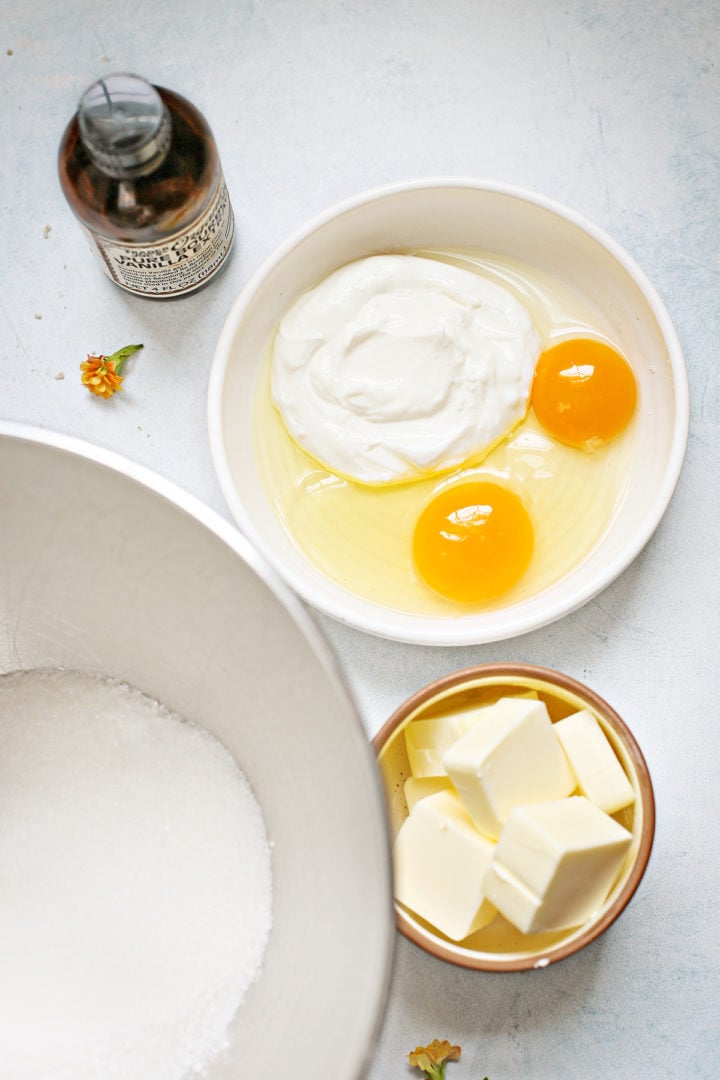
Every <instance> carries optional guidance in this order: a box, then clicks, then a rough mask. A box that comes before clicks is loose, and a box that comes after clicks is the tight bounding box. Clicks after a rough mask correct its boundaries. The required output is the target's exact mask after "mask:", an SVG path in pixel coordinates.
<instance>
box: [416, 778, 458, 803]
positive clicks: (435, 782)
mask: <svg viewBox="0 0 720 1080" xmlns="http://www.w3.org/2000/svg"><path fill="white" fill-rule="evenodd" d="M404 790H405V802H406V803H407V808H408V810H412V808H413V806H414V805H415V803H417V802H420V800H421V799H426V798H427V796H428V795H436V794H437V793H438V791H453V790H454V788H453V786H452V784H451V783H450V781H449V780H448V778H447V776H409V777H408V778H407V780H406V781H405V789H404Z"/></svg>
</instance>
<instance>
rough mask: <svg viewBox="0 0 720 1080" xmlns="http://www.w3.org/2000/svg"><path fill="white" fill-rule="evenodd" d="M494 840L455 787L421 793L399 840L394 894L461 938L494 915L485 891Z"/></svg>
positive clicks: (455, 938) (439, 927)
mask: <svg viewBox="0 0 720 1080" xmlns="http://www.w3.org/2000/svg"><path fill="white" fill-rule="evenodd" d="M494 846H495V845H494V844H492V843H491V842H490V841H489V840H486V839H485V837H483V836H481V835H480V833H478V831H477V829H475V827H474V825H473V824H472V822H471V821H470V819H469V817H468V816H467V814H466V812H465V810H464V809H463V806H462V804H461V803H460V800H459V799H458V797H457V795H455V794H454V793H452V792H449V791H440V792H438V793H437V794H436V795H429V796H428V797H427V798H425V799H421V800H420V802H418V803H417V804H416V805H415V806H414V807H413V809H412V811H411V813H410V814H409V816H408V817H407V818H406V819H405V821H404V822H403V824H402V826H401V828H400V831H399V833H398V835H397V839H396V841H395V848H394V868H395V897H396V899H397V900H399V902H400V903H401V904H404V905H405V907H407V908H409V909H410V910H411V911H413V912H414V913H415V914H416V915H419V916H420V917H421V918H422V919H425V921H426V922H429V923H430V924H431V925H432V926H434V927H435V929H436V930H439V931H440V932H441V933H442V934H445V936H446V937H449V938H451V939H452V940H453V941H462V939H463V938H466V937H467V936H468V935H469V934H472V933H473V932H474V931H475V930H479V929H480V928H481V927H482V926H485V925H487V923H489V922H491V921H492V919H493V918H494V917H495V914H496V911H495V908H494V907H493V905H492V904H490V903H488V902H487V900H486V899H485V894H484V892H483V878H484V877H485V873H486V871H487V869H488V866H489V865H490V860H491V858H492V854H493V850H494Z"/></svg>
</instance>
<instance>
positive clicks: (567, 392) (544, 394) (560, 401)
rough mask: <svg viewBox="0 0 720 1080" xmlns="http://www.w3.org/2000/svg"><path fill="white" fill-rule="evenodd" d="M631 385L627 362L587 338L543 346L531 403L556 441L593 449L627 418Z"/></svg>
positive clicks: (633, 396) (632, 405)
mask: <svg viewBox="0 0 720 1080" xmlns="http://www.w3.org/2000/svg"><path fill="white" fill-rule="evenodd" d="M636 398H637V388H636V385H635V376H634V375H633V372H632V368H631V367H630V365H629V364H628V362H627V360H625V358H624V357H623V356H621V355H620V353H619V352H617V351H616V350H615V349H613V348H612V347H611V346H610V345H606V344H605V343H604V342H602V341H596V340H595V339H593V338H573V339H571V340H568V341H562V342H560V343H559V344H558V345H553V346H552V348H550V349H547V350H546V351H545V352H544V353H542V355H541V356H540V359H539V360H538V362H537V366H536V368H535V380H534V382H533V390H532V407H533V410H534V412H535V415H536V416H537V418H538V420H539V421H540V423H541V424H542V426H543V427H544V428H545V430H546V431H548V432H549V433H550V434H551V435H553V436H554V437H555V438H556V439H557V440H558V442H561V443H565V444H566V445H567V446H576V447H581V448H585V449H593V448H594V447H596V446H598V445H600V444H601V443H604V442H608V440H610V439H613V438H615V436H616V435H619V434H620V432H621V431H622V430H623V429H624V428H625V427H626V426H627V424H628V423H629V422H630V418H631V417H632V414H633V412H634V410H635V401H636Z"/></svg>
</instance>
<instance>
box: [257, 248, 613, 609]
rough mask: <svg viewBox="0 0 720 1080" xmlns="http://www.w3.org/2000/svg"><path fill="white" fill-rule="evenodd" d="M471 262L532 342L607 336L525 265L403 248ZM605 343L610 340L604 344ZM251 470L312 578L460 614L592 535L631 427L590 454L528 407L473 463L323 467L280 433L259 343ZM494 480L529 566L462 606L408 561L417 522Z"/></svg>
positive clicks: (507, 597)
mask: <svg viewBox="0 0 720 1080" xmlns="http://www.w3.org/2000/svg"><path fill="white" fill-rule="evenodd" d="M414 254H422V255H425V256H427V257H431V258H440V259H443V260H447V261H450V262H453V263H458V264H459V265H462V266H463V267H466V268H473V269H475V270H476V271H477V272H478V273H482V274H484V275H487V276H488V277H490V278H491V279H493V280H496V281H498V282H499V283H501V284H503V285H504V286H505V287H506V288H510V289H512V290H513V291H514V293H515V295H516V296H517V297H518V299H520V300H522V302H523V303H524V304H525V305H526V306H527V307H528V308H529V310H530V312H531V315H532V317H533V320H534V322H535V325H536V328H537V330H538V332H539V334H540V337H541V339H542V343H543V348H547V347H548V346H549V345H550V344H552V343H554V342H555V341H557V340H559V339H560V338H562V337H565V336H573V335H578V334H585V335H591V336H595V337H602V338H603V339H604V340H609V339H608V338H607V337H606V336H605V335H604V334H603V333H602V331H601V329H600V328H599V327H598V326H597V317H596V316H595V314H594V313H593V312H592V311H590V310H589V309H588V308H587V306H586V305H585V304H584V303H583V302H582V301H581V300H580V298H579V297H577V296H576V295H575V294H574V293H572V292H571V291H570V290H568V289H566V288H564V287H563V286H561V285H560V284H559V283H558V282H556V281H554V280H551V279H548V278H547V277H545V276H543V275H541V274H539V273H538V272H537V271H535V270H533V269H532V268H530V267H527V266H524V265H521V264H518V263H515V262H511V261H509V260H504V259H499V258H497V257H493V256H490V255H487V254H484V253H472V254H468V253H466V252H437V251H432V252H429V251H428V252H425V251H423V252H414ZM610 343H611V344H613V342H612V341H611V342H610ZM254 419H255V431H254V440H255V452H256V459H257V467H258V473H259V476H260V479H261V482H262V483H263V486H264V488H265V490H266V491H267V493H268V497H269V499H270V501H271V502H272V503H273V505H274V507H275V510H276V513H277V514H278V516H279V518H280V520H281V522H282V524H283V526H284V528H285V530H286V531H287V533H288V535H289V536H290V537H291V539H292V541H293V542H294V544H295V545H296V547H297V548H298V549H299V550H300V551H301V552H302V553H303V555H304V557H305V558H306V559H307V560H308V561H309V562H310V563H312V564H313V565H314V566H315V567H316V568H317V569H318V570H319V571H320V572H321V573H322V574H323V575H325V576H326V577H328V578H329V579H331V580H332V581H334V582H335V583H336V584H338V585H340V586H342V587H343V588H345V589H347V590H348V591H349V592H351V593H354V594H356V595H358V596H361V597H363V598H364V599H366V600H370V601H373V602H375V603H379V604H382V605H383V606H385V607H388V608H393V609H396V610H398V611H403V612H407V613H412V614H425V615H443V616H447V615H448V614H453V613H455V614H458V613H460V614H463V613H465V614H468V613H474V612H477V611H487V610H490V609H492V608H498V607H507V606H508V605H510V604H513V603H517V602H519V601H521V600H523V599H526V598H528V597H530V596H533V595H536V594H537V593H539V592H541V591H543V590H544V589H546V588H548V587H549V586H551V585H552V584H553V583H554V582H555V581H557V580H558V579H559V578H560V577H562V576H564V575H565V574H567V573H568V572H569V571H570V570H571V569H572V568H573V567H574V566H576V565H577V564H578V563H579V562H581V561H582V560H583V559H584V558H586V557H587V556H588V555H589V554H590V552H591V551H592V550H593V549H594V548H595V546H596V545H597V544H598V543H599V541H600V540H601V538H602V536H603V534H604V533H605V531H606V529H607V528H608V525H609V523H610V521H611V520H612V518H613V516H614V514H615V512H616V510H617V508H618V507H619V505H620V503H621V501H622V498H623V494H624V491H625V488H626V485H627V481H628V478H629V474H630V470H631V468H632V460H633V445H634V435H633V426H634V425H633V424H631V425H630V427H629V428H628V429H627V430H626V431H625V432H624V433H623V434H622V435H621V436H620V437H619V438H617V439H615V440H614V441H613V442H611V443H609V444H607V445H606V446H604V447H602V448H600V449H599V450H597V451H596V452H594V453H587V452H584V451H579V450H576V449H574V448H572V447H567V446H562V445H561V444H559V443H557V442H555V441H554V440H553V439H552V438H551V437H550V436H549V435H548V434H547V433H546V432H544V431H543V429H542V428H541V426H540V425H539V423H538V422H537V420H536V419H535V417H534V415H533V413H532V411H530V412H529V413H528V415H527V417H526V418H525V419H524V420H523V421H522V422H521V423H520V424H519V425H518V426H517V427H516V428H515V429H514V430H513V431H511V432H509V433H508V434H507V435H506V436H505V437H504V438H503V439H502V440H501V441H500V442H499V443H498V444H497V445H496V446H495V447H494V449H493V450H492V451H491V452H490V454H489V455H488V456H487V457H485V458H484V460H483V461H482V462H480V463H466V464H465V465H463V466H461V467H459V468H456V469H454V470H452V471H451V472H449V473H446V474H443V475H440V476H433V477H428V478H426V479H422V480H417V481H413V482H411V483H405V484H399V485H395V486H391V487H369V486H365V485H363V484H359V483H356V482H353V481H350V480H347V479H344V478H342V477H340V476H337V475H335V474H333V473H332V472H330V471H328V470H327V469H325V468H323V466H321V465H320V464H319V463H318V462H317V461H315V460H314V459H313V458H311V457H310V456H309V455H308V454H306V453H305V452H304V451H303V450H301V449H300V447H299V446H298V445H297V443H295V442H294V440H293V439H292V438H291V437H290V435H289V434H288V432H287V430H286V428H285V425H284V423H283V421H282V419H281V417H280V415H279V413H278V412H277V410H276V409H275V407H274V406H273V404H272V400H271V396H270V346H268V350H267V354H266V356H265V358H264V363H263V365H262V370H261V372H260V377H259V380H258V387H257V395H256V402H255V409H254ZM470 479H477V480H497V481H499V482H500V483H503V484H506V485H507V486H508V487H510V488H511V489H512V490H514V491H515V492H516V493H517V494H518V495H519V496H520V498H521V499H522V500H523V503H524V505H525V508H526V509H527V511H528V513H529V514H530V517H531V520H532V522H533V527H534V531H535V549H534V552H533V557H532V560H531V563H530V566H529V568H528V570H527V572H526V573H525V575H524V576H523V578H522V580H521V581H520V582H519V583H518V585H517V586H516V587H515V588H513V589H512V590H510V591H509V592H507V593H505V594H504V595H503V596H501V597H499V598H497V599H496V600H494V601H492V602H487V603H483V604H463V603H456V602H453V601H449V600H446V599H444V598H443V597H440V596H438V595H436V594H435V593H433V592H432V591H431V590H430V589H429V588H428V587H427V586H426V585H425V584H424V583H423V581H422V580H421V579H420V577H419V575H418V574H417V571H416V570H415V568H414V565H413V562H412V536H413V531H414V528H415V524H416V522H417V518H418V516H419V514H420V512H421V510H422V509H423V507H424V506H425V505H426V504H427V502H428V501H429V500H430V499H431V498H432V496H433V495H434V494H435V493H436V492H437V491H439V490H440V489H441V488H442V487H443V486H445V485H446V484H449V483H454V482H456V481H465V480H470Z"/></svg>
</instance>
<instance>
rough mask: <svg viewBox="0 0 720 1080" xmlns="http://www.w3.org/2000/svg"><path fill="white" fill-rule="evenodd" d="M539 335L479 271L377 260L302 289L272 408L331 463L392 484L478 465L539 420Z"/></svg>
mask: <svg viewBox="0 0 720 1080" xmlns="http://www.w3.org/2000/svg"><path fill="white" fill-rule="evenodd" d="M539 352H540V338H539V335H538V333H537V331H536V330H535V327H534V325H533V322H532V319H531V317H530V314H529V312H528V310H527V308H525V307H524V306H523V305H522V304H521V303H520V302H519V301H518V300H517V299H516V298H515V296H513V294H512V293H511V292H509V291H508V290H507V289H504V288H503V287H502V286H500V285H498V284H497V283H495V282H493V281H490V280H489V279H487V278H483V277H480V276H479V275H478V274H476V273H473V272H472V271H471V270H466V269H463V268H461V267H458V266H453V265H452V264H449V263H446V262H441V261H439V260H437V259H432V258H420V257H418V256H415V255H375V256H370V257H368V258H365V259H359V260H357V261H355V262H352V263H350V264H348V265H346V266H343V267H341V268H340V269H338V270H336V271H334V273H332V274H330V275H329V276H328V277H326V278H324V279H323V280H322V281H321V282H320V283H319V284H318V285H316V286H315V287H314V288H312V289H310V290H309V291H308V292H306V293H303V295H302V296H300V297H299V298H298V300H296V301H295V303H294V304H293V305H292V307H291V308H290V310H289V311H288V313H287V314H286V315H285V316H284V318H283V319H282V321H281V323H280V326H279V328H278V332H277V335H276V337H275V342H274V345H273V361H272V398H273V402H274V404H275V406H276V408H277V409H278V411H279V412H280V415H281V416H282V418H283V420H284V422H285V425H286V427H287V429H288V431H289V433H290V434H291V435H292V436H293V438H294V439H295V440H296V441H297V442H298V444H299V445H300V446H301V447H302V448H303V449H304V450H306V451H307V452H308V453H309V454H311V455H312V456H313V457H315V458H316V459H317V460H318V461H319V462H321V463H322V464H323V465H325V466H326V467H327V468H328V469H331V470H332V471H333V472H335V473H339V474H341V475H343V476H346V477H348V478H349V479H351V480H357V481H359V482H361V483H364V484H391V483H397V482H401V481H407V480H413V479H416V478H418V477H422V476H426V475H428V474H429V473H434V472H441V471H444V470H448V469H451V468H454V467H455V466H457V465H461V464H463V463H464V462H468V461H470V460H479V459H480V458H481V457H482V456H484V454H486V453H487V452H488V450H489V449H490V448H491V447H492V445H493V444H494V443H496V442H497V441H498V439H500V438H501V437H502V436H503V435H505V434H507V432H508V431H510V430H511V429H512V428H513V427H514V426H515V425H516V424H517V423H518V422H519V421H520V420H521V419H522V418H523V417H524V416H525V413H526V412H527V408H528V402H529V398H530V390H531V387H532V380H533V373H534V370H535V363H536V361H537V358H538V354H539Z"/></svg>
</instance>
